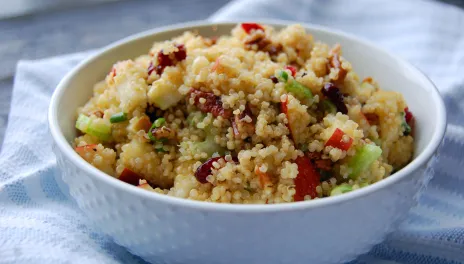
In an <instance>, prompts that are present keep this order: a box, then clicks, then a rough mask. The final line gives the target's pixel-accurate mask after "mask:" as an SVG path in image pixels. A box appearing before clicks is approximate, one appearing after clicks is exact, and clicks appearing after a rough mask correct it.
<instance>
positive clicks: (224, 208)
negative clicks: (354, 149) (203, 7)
mask: <svg viewBox="0 0 464 264" xmlns="http://www.w3.org/2000/svg"><path fill="white" fill-rule="evenodd" d="M240 22H249V21H246V20H240V19H237V20H236V19H231V20H226V21H220V22H211V21H205V20H199V21H191V22H184V23H177V24H172V25H167V26H163V27H157V28H154V29H150V30H146V31H143V32H140V33H137V34H134V35H131V36H128V37H125V38H123V39H121V40H119V41H116V42H113V43H112V44H110V45H107V46H105V47H103V48H102V49H100V50H99V51H98V52H97V53H96V54H93V55H91V56H90V57H88V58H86V59H85V60H84V61H82V62H80V63H79V64H78V65H77V66H75V67H74V68H73V69H72V70H71V71H69V72H68V73H67V74H66V75H65V77H64V78H63V79H62V80H61V81H60V82H59V84H58V85H57V87H56V89H55V91H54V92H53V95H52V98H51V100H50V105H49V111H48V123H49V131H50V134H51V135H52V138H53V140H54V142H55V145H56V149H58V150H59V151H60V152H61V153H62V155H64V156H65V157H66V159H68V160H70V161H71V162H73V163H74V165H75V166H76V167H78V168H80V169H82V170H83V171H84V173H87V174H90V175H92V177H93V178H95V180H99V181H102V182H105V184H108V185H111V186H112V187H113V188H115V189H118V190H119V191H125V192H128V193H130V194H132V195H135V196H140V197H141V198H144V199H147V200H152V201H153V202H159V203H164V204H166V205H170V206H175V207H179V208H185V209H194V210H201V211H220V212H233V213H263V212H279V211H296V210H309V209H312V208H317V207H321V206H329V205H340V204H343V203H347V202H349V201H351V200H354V199H358V198H360V197H363V196H369V195H372V194H373V193H375V192H376V191H380V190H381V189H384V188H387V187H388V186H390V185H392V184H395V183H396V182H398V181H401V180H404V179H405V178H407V177H408V175H410V174H412V173H413V172H414V171H416V170H418V169H419V168H420V167H421V166H422V165H425V164H426V162H428V160H429V159H430V158H431V157H432V156H433V155H434V153H435V152H436V151H437V149H438V147H439V145H440V143H441V142H442V139H443V137H444V134H445V130H446V111H445V105H444V102H443V99H442V97H441V95H440V92H439V91H438V89H437V87H436V86H435V84H434V83H433V82H432V81H431V80H430V79H429V78H428V77H427V76H426V75H425V74H424V73H423V72H422V71H420V70H419V69H418V68H416V67H415V66H413V65H412V64H410V63H409V62H407V61H405V60H404V59H402V58H400V57H399V56H397V55H395V54H392V53H390V52H388V51H386V50H385V49H383V48H380V47H378V46H377V45H376V44H374V43H372V42H370V41H368V40H365V39H363V38H360V37H357V36H355V35H353V34H350V33H346V32H342V31H339V30H336V29H332V28H328V27H324V26H320V25H314V24H309V23H302V22H298V21H290V20H276V19H259V20H257V21H253V22H255V23H261V24H268V25H272V26H286V25H290V24H300V25H302V26H303V27H304V28H305V29H308V30H310V31H313V32H314V31H319V32H325V33H329V34H334V35H339V36H341V37H342V38H346V39H349V40H351V41H354V42H358V43H361V44H363V45H366V46H368V47H369V48H371V49H373V50H374V51H375V52H378V53H382V54H383V55H386V56H387V57H389V59H391V60H394V61H395V62H397V63H398V64H400V65H402V66H404V67H406V68H407V69H409V70H411V71H413V72H416V74H417V76H419V77H420V78H423V79H424V81H425V82H427V83H429V85H431V86H432V87H433V89H432V92H433V95H432V100H433V101H434V105H435V107H436V109H435V110H436V111H437V119H438V122H437V123H436V124H435V131H434V133H433V135H432V139H431V140H430V142H429V143H428V144H427V146H426V147H425V149H424V150H423V151H422V153H420V154H419V155H418V156H417V157H416V158H415V159H414V160H412V161H411V162H410V163H409V164H408V165H406V166H405V167H404V168H402V169H401V170H399V171H398V172H396V173H394V174H392V175H391V176H389V177H387V178H386V179H383V180H381V181H379V182H376V183H375V184H372V185H369V186H367V187H364V188H362V189H359V190H356V191H354V192H349V193H345V194H342V195H338V196H333V197H325V198H323V199H316V200H310V201H302V202H291V203H281V204H223V203H213V202H204V201H195V200H188V199H185V198H179V197H173V196H168V195H164V194H159V193H155V192H147V191H146V190H143V189H141V188H137V187H136V186H132V185H130V184H127V183H125V182H122V181H120V180H118V179H116V178H114V177H111V176H109V175H107V174H106V173H104V172H102V171H100V170H98V169H97V168H95V167H93V166H92V165H91V164H90V163H88V162H86V161H85V160H84V159H82V158H81V157H80V156H79V155H78V154H77V153H76V152H75V151H74V150H73V148H72V146H71V144H70V143H69V142H68V141H67V140H66V138H65V137H64V135H63V133H62V132H61V130H60V128H59V125H58V115H59V111H58V110H59V109H58V105H59V102H60V99H61V98H62V96H63V94H64V92H65V90H66V87H67V86H68V84H69V83H70V81H71V79H72V78H73V76H74V75H75V73H76V72H78V71H79V70H81V69H82V68H85V67H86V66H87V65H88V64H91V63H92V62H93V61H95V60H98V58H99V57H100V56H101V55H103V54H106V53H109V52H112V50H113V49H116V48H117V47H119V46H120V45H123V44H126V43H128V42H136V41H137V40H139V39H141V38H144V37H148V36H150V35H155V34H157V33H162V32H166V31H173V30H179V29H183V28H184V29H185V30H189V29H194V28H195V27H209V26H230V25H235V24H237V23H240Z"/></svg>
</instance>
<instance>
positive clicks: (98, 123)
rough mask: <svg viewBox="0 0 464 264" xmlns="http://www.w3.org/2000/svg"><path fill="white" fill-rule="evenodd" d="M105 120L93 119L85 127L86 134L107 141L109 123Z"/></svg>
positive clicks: (109, 134) (108, 137)
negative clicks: (87, 126)
mask: <svg viewBox="0 0 464 264" xmlns="http://www.w3.org/2000/svg"><path fill="white" fill-rule="evenodd" d="M105 121H106V120H103V119H101V120H94V121H93V122H92V123H91V124H90V125H89V128H88V129H87V134H90V135H94V136H96V137H97V138H99V139H101V140H103V141H108V140H109V139H110V138H111V124H108V123H107V122H105Z"/></svg>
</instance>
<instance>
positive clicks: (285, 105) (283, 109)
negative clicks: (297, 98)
mask: <svg viewBox="0 0 464 264" xmlns="http://www.w3.org/2000/svg"><path fill="white" fill-rule="evenodd" d="M280 111H281V112H282V113H284V114H285V115H286V116H287V120H288V123H287V128H288V131H290V134H289V137H290V139H293V135H292V128H291V127H290V118H289V116H288V97H287V98H285V101H280Z"/></svg>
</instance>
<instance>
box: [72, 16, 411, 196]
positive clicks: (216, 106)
mask: <svg viewBox="0 0 464 264" xmlns="http://www.w3.org/2000/svg"><path fill="white" fill-rule="evenodd" d="M76 117H77V120H76V128H77V130H78V136H77V137H76V138H75V139H74V143H73V146H74V148H75V151H76V152H77V153H78V154H79V155H80V156H81V157H82V158H83V159H85V160H86V161H87V162H89V163H90V164H92V165H93V166H95V167H96V168H98V169H99V170H101V171H103V172H105V173H107V174H108V175H110V176H111V177H115V178H117V179H119V180H121V181H124V182H126V183H128V184H132V185H134V186H138V187H139V188H143V189H145V190H147V191H151V192H157V193H160V194H165V195H169V196H174V197H181V198H187V199H192V200H198V201H208V202H220V203H241V204H251V203H262V204H264V203H266V204H271V203H286V202H296V201H304V200H312V199H319V198H324V197H328V196H334V195H340V194H342V193H346V192H350V191H354V190H356V189H360V188H363V187H365V186H368V185H370V184H373V183H375V182H378V181H381V180H382V179H384V178H386V177H388V176H390V175H391V174H392V173H393V172H395V171H397V170H399V169H401V168H402V167H404V166H405V165H406V164H408V163H409V162H410V160H411V159H412V155H413V149H414V139H413V130H414V117H413V115H412V114H411V112H410V111H409V110H408V107H407V104H406V102H405V100H404V98H403V96H402V95H401V94H400V93H398V92H393V91H386V90H382V89H381V88H380V87H379V86H378V84H377V83H376V81H375V80H374V79H373V78H371V77H369V76H367V77H366V76H364V77H360V76H358V75H357V74H356V73H355V72H354V70H353V68H352V66H351V64H350V63H349V62H348V61H347V60H346V59H345V58H344V57H343V54H342V47H341V46H340V45H334V46H329V45H327V44H324V43H321V42H319V41H317V40H315V39H313V37H312V35H310V34H308V33H307V32H306V31H305V29H304V28H303V27H302V26H301V25H298V24H296V25H291V26H288V27H286V28H283V29H282V30H280V31H278V30H276V29H274V28H273V27H271V26H267V25H260V24H255V23H242V24H238V25H237V26H236V27H235V28H234V29H233V30H232V31H231V34H230V35H225V36H215V37H205V36H201V35H199V34H197V33H196V32H185V33H183V34H182V35H181V36H178V37H176V38H173V39H172V40H167V41H163V42H156V43H154V44H153V46H152V48H151V49H150V50H149V51H148V53H147V54H145V55H142V56H140V57H138V58H135V59H128V60H125V61H119V62H117V63H115V64H114V65H113V67H112V68H111V69H108V74H107V76H106V78H105V79H104V80H102V81H101V82H98V83H96V84H95V86H94V87H93V96H92V97H91V98H90V100H89V101H88V102H87V103H86V104H85V105H84V106H83V107H80V108H79V109H78V110H77V115H76Z"/></svg>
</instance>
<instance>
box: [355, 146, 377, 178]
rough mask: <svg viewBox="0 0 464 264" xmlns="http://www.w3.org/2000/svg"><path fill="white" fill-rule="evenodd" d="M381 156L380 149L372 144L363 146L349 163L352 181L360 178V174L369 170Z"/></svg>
mask: <svg viewBox="0 0 464 264" xmlns="http://www.w3.org/2000/svg"><path fill="white" fill-rule="evenodd" d="M380 155H382V149H381V148H380V147H378V146H375V145H371V144H366V145H364V146H362V147H361V148H360V149H358V151H357V152H356V154H355V155H354V156H353V157H352V158H351V160H350V161H349V162H348V167H349V168H350V169H351V173H350V175H349V177H350V178H351V179H356V178H358V176H359V174H361V173H362V172H363V171H365V170H367V169H368V168H369V166H371V164H372V163H373V162H374V161H376V160H377V159H378V158H379V157H380Z"/></svg>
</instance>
